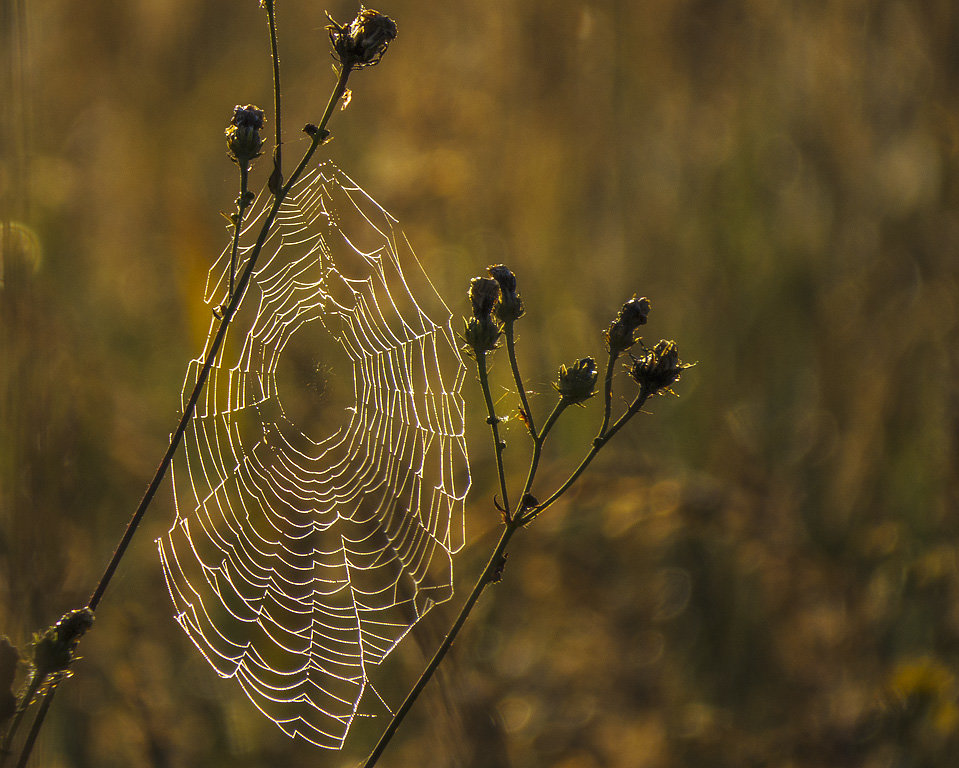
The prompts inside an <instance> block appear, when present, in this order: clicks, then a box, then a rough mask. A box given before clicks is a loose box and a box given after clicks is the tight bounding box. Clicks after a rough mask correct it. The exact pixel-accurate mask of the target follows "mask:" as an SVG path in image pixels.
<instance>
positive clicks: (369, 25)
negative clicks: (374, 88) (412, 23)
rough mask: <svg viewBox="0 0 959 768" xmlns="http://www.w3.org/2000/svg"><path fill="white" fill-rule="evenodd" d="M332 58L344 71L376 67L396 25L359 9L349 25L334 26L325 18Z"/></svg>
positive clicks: (334, 23)
mask: <svg viewBox="0 0 959 768" xmlns="http://www.w3.org/2000/svg"><path fill="white" fill-rule="evenodd" d="M327 17H328V18H329V20H330V22H331V23H330V24H329V25H328V26H327V28H326V31H327V32H329V33H330V43H331V44H332V46H333V57H334V58H335V59H336V60H337V61H338V62H340V64H341V65H343V66H344V67H349V68H351V69H357V68H359V67H372V66H373V65H374V64H378V63H379V61H380V59H382V58H383V54H384V53H386V49H387V47H388V46H389V44H390V43H391V42H393V40H395V39H396V22H394V21H393V20H392V19H391V18H390V17H389V16H386V15H384V14H382V13H380V12H379V11H374V10H371V9H369V8H364V7H363V6H360V12H359V13H358V14H357V16H356V18H355V19H353V21H352V22H351V23H349V24H338V23H337V22H336V21H335V20H334V19H333V17H332V16H330V15H329V14H327Z"/></svg>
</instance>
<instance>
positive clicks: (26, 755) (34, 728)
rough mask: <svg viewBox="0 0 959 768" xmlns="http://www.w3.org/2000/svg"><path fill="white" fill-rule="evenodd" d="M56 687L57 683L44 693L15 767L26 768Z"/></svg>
mask: <svg viewBox="0 0 959 768" xmlns="http://www.w3.org/2000/svg"><path fill="white" fill-rule="evenodd" d="M58 687H59V684H57V685H53V686H51V687H50V689H49V690H48V691H47V692H46V694H44V696H43V701H42V702H40V709H38V710H37V716H36V717H35V718H33V725H31V726H30V733H28V734H27V738H26V740H25V741H24V742H23V749H22V750H20V759H19V760H17V766H16V768H26V766H27V761H28V760H29V759H30V753H31V752H32V751H33V745H34V744H35V743H36V741H37V736H38V735H39V734H40V726H41V725H43V720H44V718H45V717H46V716H47V711H48V710H49V709H50V705H51V704H52V703H53V694H54V693H56V691H57V688H58Z"/></svg>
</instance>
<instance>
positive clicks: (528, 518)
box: [520, 388, 649, 525]
mask: <svg viewBox="0 0 959 768" xmlns="http://www.w3.org/2000/svg"><path fill="white" fill-rule="evenodd" d="M648 397H649V393H648V391H647V390H646V389H645V388H642V389H640V391H639V394H638V395H636V399H635V400H633V402H632V403H630V404H629V407H628V408H627V409H626V412H625V413H623V415H622V416H620V417H619V418H618V419H617V420H616V422H615V423H614V424H613V426H611V427H610V428H609V431H607V432H606V433H605V434H600V435H597V436H596V437H595V438H594V439H593V443H592V445H591V446H590V448H589V451H588V452H587V454H586V456H585V457H584V458H583V460H582V461H581V462H580V464H579V466H578V467H576V469H574V470H573V473H572V474H571V475H570V476H569V478H568V479H567V480H566V482H565V483H563V484H562V485H561V486H560V487H559V488H557V489H556V491H554V492H553V494H552V495H551V496H550V497H549V498H548V499H546V501H544V502H542V503H541V504H538V505H537V506H536V507H534V508H533V509H532V510H531V511H530V512H529V513H528V514H525V515H523V517H522V518H521V520H520V525H529V524H530V523H531V522H533V520H535V519H536V518H537V517H539V515H540V514H541V513H542V512H544V511H545V510H546V508H547V507H549V506H551V505H552V504H553V503H554V502H556V501H557V500H558V499H559V497H560V496H562V495H563V494H564V493H566V491H567V490H569V487H570V486H571V485H572V484H573V483H575V482H576V481H577V480H578V479H579V476H580V475H581V474H583V472H584V471H585V469H586V467H588V466H589V465H590V464H591V463H592V461H593V459H595V458H596V454H598V453H599V452H600V451H601V450H602V448H603V446H604V445H606V443H608V442H609V441H610V440H612V438H613V435H615V434H616V433H617V432H619V430H620V429H622V428H623V427H624V426H625V425H626V422H628V421H629V420H630V419H631V418H633V416H635V415H636V414H637V413H639V410H640V408H642V407H643V403H645V402H646V399H647V398H648Z"/></svg>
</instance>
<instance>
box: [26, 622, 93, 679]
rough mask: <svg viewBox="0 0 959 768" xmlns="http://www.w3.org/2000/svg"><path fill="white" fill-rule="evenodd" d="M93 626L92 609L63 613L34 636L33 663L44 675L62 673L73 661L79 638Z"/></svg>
mask: <svg viewBox="0 0 959 768" xmlns="http://www.w3.org/2000/svg"><path fill="white" fill-rule="evenodd" d="M92 626H93V611H91V610H90V609H89V608H82V609H79V610H76V611H70V612H69V613H65V614H64V615H63V616H62V617H61V618H60V620H59V621H58V622H57V623H56V624H54V625H53V626H52V627H49V628H48V629H46V630H45V631H44V632H42V633H38V634H37V635H35V636H34V645H33V665H34V667H35V668H36V669H37V671H38V672H39V673H40V674H42V675H44V676H46V675H56V674H59V673H63V672H65V671H66V670H67V667H69V666H70V664H71V663H72V662H73V659H74V653H75V651H76V647H77V643H78V642H80V638H81V637H83V635H84V634H85V633H86V631H87V630H88V629H90V627H92Z"/></svg>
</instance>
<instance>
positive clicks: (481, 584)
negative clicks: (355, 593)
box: [362, 521, 519, 768]
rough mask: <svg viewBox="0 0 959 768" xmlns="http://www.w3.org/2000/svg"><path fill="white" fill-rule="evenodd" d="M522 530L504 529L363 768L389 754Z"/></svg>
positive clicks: (512, 526) (514, 526) (510, 525)
mask: <svg viewBox="0 0 959 768" xmlns="http://www.w3.org/2000/svg"><path fill="white" fill-rule="evenodd" d="M518 529H519V526H518V525H517V524H516V523H515V521H514V522H508V523H507V524H506V525H505V526H504V527H503V533H502V534H501V535H500V538H499V542H497V544H496V548H495V549H494V550H493V554H492V555H490V559H489V562H487V563H486V567H485V568H484V569H483V572H482V573H481V574H480V576H479V578H478V579H477V580H476V584H474V585H473V589H472V591H471V592H470V594H469V597H467V598H466V602H465V603H463V607H462V608H461V609H460V612H459V615H458V616H457V617H456V621H454V622H453V626H452V627H451V628H450V631H449V632H448V633H447V635H446V637H445V638H444V639H443V642H442V644H441V645H440V647H439V648H438V649H437V651H436V654H435V655H434V656H433V658H432V659H431V660H430V663H429V664H428V665H427V666H426V669H424V670H423V674H421V675H420V677H419V679H418V680H417V681H416V684H415V685H414V686H413V688H412V689H411V690H410V692H409V693H408V694H407V695H406V699H405V700H404V701H403V703H402V704H401V705H400V708H399V709H398V710H396V714H394V715H393V718H392V719H391V720H390V723H389V725H388V726H387V727H386V730H385V731H384V732H383V735H382V736H380V740H379V741H378V742H377V743H376V746H375V747H374V748H373V751H372V752H371V753H370V756H369V757H368V758H366V762H364V763H363V767H362V768H372V766H373V765H374V764H375V763H376V761H377V760H378V759H379V758H380V755H382V754H383V750H385V749H386V747H387V745H388V744H389V743H390V740H391V739H392V738H393V734H395V733H396V729H397V728H399V727H400V724H401V723H402V722H403V719H404V718H405V717H406V714H407V713H408V712H409V711H410V709H411V708H412V706H413V704H414V703H416V699H417V698H418V697H419V695H420V693H422V691H423V689H424V688H425V687H426V684H427V683H428V682H429V681H430V679H431V678H432V677H433V673H434V672H435V671H436V669H437V667H439V665H440V664H441V663H442V662H443V659H444V658H446V654H447V653H448V652H449V649H450V648H451V647H452V646H453V641H454V640H456V636H457V635H458V634H459V632H460V630H461V629H462V628H463V625H464V624H465V623H466V620H467V619H468V618H469V615H470V613H471V612H472V610H473V606H474V605H476V601H477V600H479V598H480V595H482V594H483V591H484V590H485V589H486V587H488V586H489V585H490V584H493V583H495V582H497V581H499V579H500V576H501V574H502V570H503V562H504V560H505V554H504V553H505V552H506V545H507V544H509V540H510V539H511V538H512V537H513V534H514V533H516V531H517V530H518Z"/></svg>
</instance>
